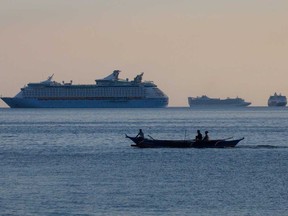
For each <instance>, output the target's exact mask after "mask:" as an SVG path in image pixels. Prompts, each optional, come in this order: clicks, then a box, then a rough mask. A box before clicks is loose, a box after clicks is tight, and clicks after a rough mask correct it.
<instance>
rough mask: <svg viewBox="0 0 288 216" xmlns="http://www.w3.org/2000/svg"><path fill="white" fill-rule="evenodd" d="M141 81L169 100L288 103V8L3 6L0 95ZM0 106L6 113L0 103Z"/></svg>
mask: <svg viewBox="0 0 288 216" xmlns="http://www.w3.org/2000/svg"><path fill="white" fill-rule="evenodd" d="M114 69H120V70H121V71H122V73H121V74H120V76H121V77H122V78H126V77H127V78H133V77H135V76H136V75H137V74H138V73H140V72H144V80H153V81H154V82H155V83H156V84H157V85H158V87H159V88H160V89H162V90H163V91H164V92H165V93H166V94H167V95H168V96H169V98H170V104H169V105H170V106H188V103H187V97H188V96H201V95H204V94H205V95H208V96H210V97H221V98H226V97H236V96H239V97H242V98H244V99H245V100H247V101H250V102H252V105H254V106H259V105H266V104H267V99H268V97H269V96H270V95H271V94H274V92H281V93H282V94H284V95H287V96H288V1H287V0H217V1H215V0H178V1H175V0H25V1H23V0H1V1H0V75H1V76H0V95H2V96H14V95H16V94H17V93H18V92H19V90H20V88H21V87H23V86H24V85H25V84H27V83H28V82H37V81H41V80H44V79H46V78H47V77H48V76H49V75H51V74H53V73H54V74H55V75H54V79H55V80H56V81H59V82H61V81H62V80H65V81H70V80H73V82H74V83H79V84H80V83H81V84H91V83H94V80H95V79H99V78H103V77H105V76H106V75H108V74H110V73H111V72H112V71H113V70H114ZM0 106H2V107H3V106H5V105H4V103H3V102H1V103H0Z"/></svg>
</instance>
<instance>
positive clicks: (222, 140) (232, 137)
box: [221, 137, 233, 141]
mask: <svg viewBox="0 0 288 216" xmlns="http://www.w3.org/2000/svg"><path fill="white" fill-rule="evenodd" d="M228 139H233V137H228V138H226V139H222V140H221V141H225V140H228Z"/></svg>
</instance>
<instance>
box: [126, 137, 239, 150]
mask: <svg viewBox="0 0 288 216" xmlns="http://www.w3.org/2000/svg"><path fill="white" fill-rule="evenodd" d="M126 138H129V139H131V140H132V141H133V142H134V143H135V145H131V146H133V147H138V148H229V147H230V148H231V147H235V146H236V145H237V144H238V143H239V142H240V141H241V140H243V139H244V138H241V139H237V140H209V141H195V140H155V139H154V140H153V139H139V138H135V137H130V136H127V135H126Z"/></svg>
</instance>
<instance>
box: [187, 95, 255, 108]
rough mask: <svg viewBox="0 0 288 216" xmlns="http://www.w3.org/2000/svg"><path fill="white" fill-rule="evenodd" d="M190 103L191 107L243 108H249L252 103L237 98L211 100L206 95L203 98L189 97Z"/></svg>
mask: <svg viewBox="0 0 288 216" xmlns="http://www.w3.org/2000/svg"><path fill="white" fill-rule="evenodd" d="M188 103H189V106H190V107H197V106H202V107H243V106H249V105H250V104H251V103H250V102H246V101H244V99H242V98H239V97H236V98H226V99H220V98H209V97H207V96H206V95H203V96H201V97H196V98H195V97H188Z"/></svg>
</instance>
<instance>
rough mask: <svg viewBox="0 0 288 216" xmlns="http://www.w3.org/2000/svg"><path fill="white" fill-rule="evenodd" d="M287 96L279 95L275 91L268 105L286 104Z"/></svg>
mask: <svg viewBox="0 0 288 216" xmlns="http://www.w3.org/2000/svg"><path fill="white" fill-rule="evenodd" d="M286 104H287V98H286V96H284V95H281V94H279V95H277V93H275V94H274V95H273V96H270V97H269V99H268V106H286Z"/></svg>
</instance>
